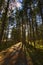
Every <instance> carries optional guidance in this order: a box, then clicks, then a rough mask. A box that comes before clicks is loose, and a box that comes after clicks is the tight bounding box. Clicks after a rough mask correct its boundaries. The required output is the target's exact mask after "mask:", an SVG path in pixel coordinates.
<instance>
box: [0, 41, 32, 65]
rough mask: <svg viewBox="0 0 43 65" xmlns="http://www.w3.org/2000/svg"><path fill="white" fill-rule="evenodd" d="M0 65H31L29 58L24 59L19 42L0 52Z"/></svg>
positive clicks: (23, 52)
mask: <svg viewBox="0 0 43 65" xmlns="http://www.w3.org/2000/svg"><path fill="white" fill-rule="evenodd" d="M0 65H33V63H32V59H31V57H30V56H29V57H26V55H25V51H23V49H22V43H21V42H19V43H17V44H15V45H13V46H11V47H10V48H8V49H6V50H4V51H2V52H0Z"/></svg>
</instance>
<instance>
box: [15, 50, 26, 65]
mask: <svg viewBox="0 0 43 65" xmlns="http://www.w3.org/2000/svg"><path fill="white" fill-rule="evenodd" d="M26 60H27V59H26V58H25V55H24V52H23V51H21V52H20V54H19V56H18V58H17V62H16V63H15V65H27V61H26Z"/></svg>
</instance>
